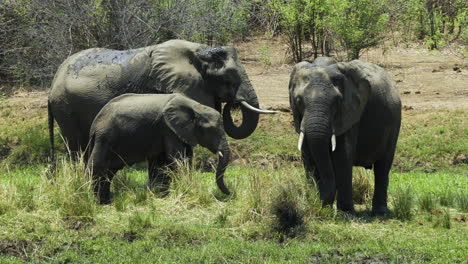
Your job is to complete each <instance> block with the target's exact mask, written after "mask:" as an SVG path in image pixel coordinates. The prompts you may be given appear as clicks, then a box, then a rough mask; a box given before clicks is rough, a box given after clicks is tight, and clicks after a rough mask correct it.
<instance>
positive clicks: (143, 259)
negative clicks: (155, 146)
mask: <svg viewBox="0 0 468 264" xmlns="http://www.w3.org/2000/svg"><path fill="white" fill-rule="evenodd" d="M466 114H467V111H466V110H451V111H448V110H443V111H417V110H411V111H404V113H403V124H402V130H401V136H400V139H399V145H398V150H397V154H396V158H395V163H394V167H393V170H392V173H391V176H390V187H389V205H390V208H391V209H392V210H393V212H394V214H393V215H391V216H389V217H385V218H373V217H371V216H370V214H369V212H370V208H371V201H370V200H371V197H372V192H373V173H372V172H371V171H366V170H364V169H358V168H356V169H355V173H354V178H353V181H354V185H353V194H354V199H355V202H356V203H357V204H356V209H357V211H358V213H357V216H355V217H350V216H348V215H342V214H340V213H337V212H336V211H335V210H333V209H329V208H325V209H322V208H321V207H320V201H319V199H318V197H317V193H316V192H315V189H314V188H313V186H310V185H309V184H308V183H307V180H306V179H305V176H304V171H303V168H302V163H301V162H300V155H299V154H300V153H299V152H298V151H297V150H296V140H297V135H296V134H295V132H294V130H293V127H292V116H291V113H287V112H281V113H279V114H277V115H271V116H262V118H261V121H260V125H259V128H258V129H257V130H256V132H255V133H254V134H253V135H252V136H251V137H249V138H247V139H245V140H241V141H234V140H232V141H231V149H232V154H233V162H232V163H231V165H230V166H229V167H228V170H227V172H226V176H225V179H226V182H227V184H228V186H229V187H230V189H231V191H233V195H231V196H230V197H227V196H224V195H223V194H222V193H221V192H220V191H219V190H218V189H217V187H216V184H215V179H214V178H215V177H214V173H213V172H212V169H211V163H212V162H213V161H214V158H215V157H214V155H212V154H210V153H208V152H207V151H206V150H203V149H200V148H197V149H196V153H195V155H196V157H195V162H194V164H193V165H192V167H190V166H189V165H187V164H182V163H181V164H179V165H180V166H178V169H177V171H174V172H171V173H172V179H173V180H172V184H171V188H170V192H169V195H168V196H166V197H160V196H159V195H158V194H157V193H153V192H151V191H149V190H147V188H146V179H147V176H146V169H145V167H144V165H139V166H134V167H132V168H128V169H126V170H124V171H121V172H119V173H118V175H117V176H116V178H115V179H114V181H113V184H112V190H113V202H112V203H111V204H110V205H105V206H102V205H98V204H97V203H96V201H95V199H94V197H93V195H92V192H91V182H90V179H89V177H88V176H87V175H86V172H85V170H84V166H83V162H82V161H79V162H70V160H69V158H68V157H67V156H66V155H65V153H66V148H65V146H64V145H63V144H61V143H59V144H58V145H59V146H58V149H59V155H58V161H57V166H56V168H55V169H51V167H50V166H49V164H48V162H47V156H48V152H49V147H48V144H49V139H48V133H47V118H46V116H47V115H46V108H44V107H43V106H41V105H39V106H35V107H31V106H29V105H27V104H23V103H21V102H11V101H9V100H8V99H2V101H0V263H31V262H33V263H34V262H35V263H39V262H45V263H148V262H149V263H159V262H161V263H338V262H340V263H389V262H392V263H420V262H429V263H466V260H467V259H468V251H467V248H468V232H467V231H468V228H467V227H468V226H467V222H466V221H467V214H468V165H467V156H468V152H467V150H468V121H467V119H466ZM56 131H57V133H56V142H61V141H62V140H61V138H60V136H59V133H58V129H56Z"/></svg>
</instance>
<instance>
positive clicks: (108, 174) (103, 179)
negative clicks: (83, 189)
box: [87, 142, 118, 204]
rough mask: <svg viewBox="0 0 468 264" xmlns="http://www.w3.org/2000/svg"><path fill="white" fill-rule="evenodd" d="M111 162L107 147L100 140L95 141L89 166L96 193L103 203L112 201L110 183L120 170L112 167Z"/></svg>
mask: <svg viewBox="0 0 468 264" xmlns="http://www.w3.org/2000/svg"><path fill="white" fill-rule="evenodd" d="M110 164H111V163H110V161H109V157H108V151H107V148H106V147H105V146H104V145H103V144H101V143H100V142H95V145H94V148H93V151H92V153H91V155H90V157H89V160H88V162H87V168H88V170H89V171H90V172H91V173H92V180H93V190H94V194H95V195H96V197H97V198H98V199H99V203H101V204H108V203H110V201H111V197H110V183H111V180H112V178H113V177H114V174H115V173H116V172H117V170H118V168H115V169H110V168H109V166H110Z"/></svg>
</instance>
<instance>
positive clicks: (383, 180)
mask: <svg viewBox="0 0 468 264" xmlns="http://www.w3.org/2000/svg"><path fill="white" fill-rule="evenodd" d="M394 142H395V143H393V146H392V148H391V149H390V151H389V152H387V153H386V155H385V157H384V159H382V160H378V161H377V162H375V163H374V181H375V188H374V196H373V198H372V214H373V215H385V214H389V213H391V211H390V210H389V209H388V206H387V189H388V182H389V178H388V175H389V173H390V169H391V167H392V163H393V157H394V154H395V147H396V140H394Z"/></svg>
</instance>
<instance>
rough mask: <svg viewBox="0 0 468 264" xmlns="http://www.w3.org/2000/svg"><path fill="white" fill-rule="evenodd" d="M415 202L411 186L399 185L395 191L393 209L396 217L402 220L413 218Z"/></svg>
mask: <svg viewBox="0 0 468 264" xmlns="http://www.w3.org/2000/svg"><path fill="white" fill-rule="evenodd" d="M413 204H414V194H413V190H412V189H411V188H410V186H407V187H403V186H399V187H398V189H397V190H396V192H395V193H394V198H393V210H394V213H395V216H396V218H398V219H400V220H402V221H409V220H411V219H412V218H413V216H414V214H413V212H412V209H413Z"/></svg>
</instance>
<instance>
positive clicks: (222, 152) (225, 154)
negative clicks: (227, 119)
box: [216, 138, 231, 195]
mask: <svg viewBox="0 0 468 264" xmlns="http://www.w3.org/2000/svg"><path fill="white" fill-rule="evenodd" d="M230 155H231V154H230V151H229V145H228V142H227V140H226V138H223V139H222V141H221V143H220V144H219V147H218V167H217V168H216V184H217V185H218V188H219V189H220V190H221V191H222V192H223V193H224V194H227V195H229V194H231V192H230V191H229V189H228V188H227V187H226V185H225V184H224V172H225V171H226V167H227V165H228V163H229V159H230Z"/></svg>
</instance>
